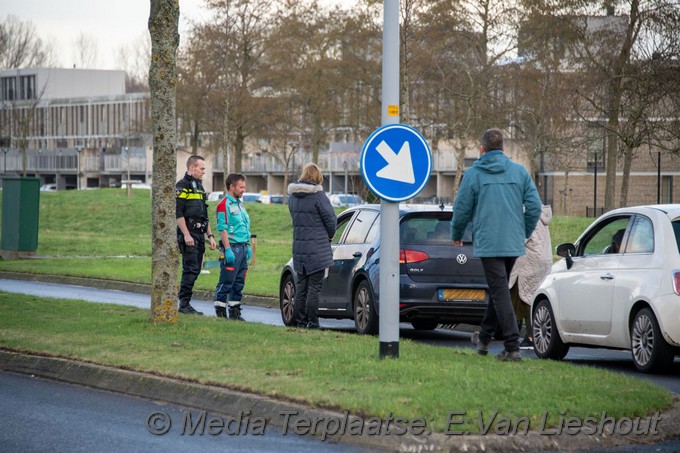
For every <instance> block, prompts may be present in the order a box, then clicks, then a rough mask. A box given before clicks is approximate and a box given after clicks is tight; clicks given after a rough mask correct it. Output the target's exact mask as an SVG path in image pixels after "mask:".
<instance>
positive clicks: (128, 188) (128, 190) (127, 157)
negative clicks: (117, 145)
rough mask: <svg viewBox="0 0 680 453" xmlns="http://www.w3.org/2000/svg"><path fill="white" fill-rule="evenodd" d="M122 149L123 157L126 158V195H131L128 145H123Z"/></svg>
mask: <svg viewBox="0 0 680 453" xmlns="http://www.w3.org/2000/svg"><path fill="white" fill-rule="evenodd" d="M123 150H124V151H125V158H126V160H127V181H126V184H127V196H128V197H131V196H132V180H131V179H130V147H129V146H123Z"/></svg>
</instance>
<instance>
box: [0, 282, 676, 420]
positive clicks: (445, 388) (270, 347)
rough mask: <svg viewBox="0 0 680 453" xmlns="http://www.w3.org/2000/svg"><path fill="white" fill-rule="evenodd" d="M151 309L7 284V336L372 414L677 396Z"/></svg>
mask: <svg viewBox="0 0 680 453" xmlns="http://www.w3.org/2000/svg"><path fill="white" fill-rule="evenodd" d="M148 315H149V313H148V310H140V309H135V308H131V307H124V306H117V305H100V304H91V303H86V302H81V301H71V300H55V299H49V300H46V299H42V298H39V297H33V296H22V295H15V294H8V293H3V292H0V347H3V348H7V349H13V350H21V351H25V352H34V353H44V354H50V355H55V356H59V357H66V358H73V359H80V360H86V361H90V362H94V363H97V364H102V365H111V366H116V367H123V368H127V369H132V370H137V371H142V372H154V373H157V374H161V375H165V376H169V377H175V378H181V379H187V380H191V381H195V382H198V383H204V384H212V385H218V386H223V387H229V388H233V389H238V390H244V391H248V392H254V393H258V394H263V395H269V396H272V397H276V398H285V399H292V400H294V401H298V402H301V403H304V404H308V405H311V406H318V407H327V408H332V409H342V410H349V411H350V412H352V413H355V414H360V415H363V416H366V415H372V416H380V417H384V416H386V415H387V414H388V413H392V414H394V415H395V416H400V417H404V418H407V419H415V418H418V417H422V418H424V419H425V420H427V425H428V429H434V430H435V431H442V430H444V429H445V425H446V420H447V415H448V413H449V411H463V412H465V413H466V414H467V415H466V416H465V417H464V424H463V425H456V426H455V429H460V430H466V431H470V432H472V433H475V432H479V428H480V423H479V420H478V417H479V416H480V414H481V416H482V417H484V419H485V422H488V421H489V420H490V419H491V417H492V415H493V413H495V412H497V413H498V416H497V419H499V418H500V417H501V416H502V417H508V418H509V419H511V420H516V419H517V418H519V417H527V418H528V420H529V424H530V427H531V429H532V431H533V430H537V429H538V428H539V427H540V425H541V420H542V419H543V417H547V421H548V423H547V425H546V426H555V425H557V423H558V421H559V418H560V417H564V416H566V417H578V418H580V419H584V418H585V417H587V416H593V417H600V416H601V414H602V412H603V411H606V412H607V416H609V417H616V418H618V417H624V416H626V417H634V416H645V415H649V414H651V413H653V412H655V411H657V410H663V409H665V408H668V407H670V406H671V404H672V396H671V394H670V392H669V391H667V390H665V389H662V388H659V387H657V386H655V385H653V384H651V383H648V382H646V381H642V380H638V379H634V378H632V377H627V376H625V375H622V374H617V373H611V372H608V371H604V370H599V369H595V368H589V367H580V366H579V367H576V366H573V365H570V364H568V363H561V362H553V361H548V360H525V361H523V362H520V363H500V362H497V361H496V360H495V359H494V358H493V357H492V356H487V357H482V356H478V355H477V354H475V352H474V351H473V350H472V349H465V348H458V349H449V348H441V347H435V346H429V345H424V344H420V343H416V342H412V341H409V340H406V339H402V340H401V341H400V357H399V359H397V360H390V359H387V360H381V359H379V358H378V341H377V338H376V337H369V336H358V335H354V334H347V333H341V332H335V331H331V330H322V331H301V330H297V329H288V328H283V327H276V326H268V325H262V324H257V323H236V322H228V321H224V320H218V319H216V318H208V317H204V318H201V317H182V318H180V320H179V322H178V323H177V324H176V325H153V324H150V323H149V322H148Z"/></svg>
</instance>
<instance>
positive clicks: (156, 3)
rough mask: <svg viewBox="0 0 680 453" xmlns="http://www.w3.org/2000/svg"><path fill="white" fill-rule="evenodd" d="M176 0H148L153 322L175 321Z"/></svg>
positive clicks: (177, 10) (176, 265)
mask: <svg viewBox="0 0 680 453" xmlns="http://www.w3.org/2000/svg"><path fill="white" fill-rule="evenodd" d="M178 22H179V0H170V1H168V0H151V13H150V16H149V33H150V35H151V45H152V50H151V66H150V68H149V88H150V90H151V121H152V130H153V185H152V190H151V197H152V202H151V206H152V220H151V225H152V228H151V231H152V233H151V237H152V246H151V319H150V321H151V322H154V323H175V322H177V290H178V288H177V269H178V267H179V253H178V249H177V232H176V229H177V220H176V218H175V182H176V176H177V175H176V168H177V155H176V152H175V141H176V131H175V102H176V91H175V90H176V86H177V67H176V56H177V46H178V45H179V32H178Z"/></svg>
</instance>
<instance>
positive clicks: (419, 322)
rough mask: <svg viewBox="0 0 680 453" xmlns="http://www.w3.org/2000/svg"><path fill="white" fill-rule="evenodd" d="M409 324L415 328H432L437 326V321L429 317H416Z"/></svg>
mask: <svg viewBox="0 0 680 453" xmlns="http://www.w3.org/2000/svg"><path fill="white" fill-rule="evenodd" d="M411 325H412V326H413V328H414V329H416V330H434V329H436V328H437V326H438V325H439V323H438V322H437V321H433V320H431V319H416V320H414V321H411Z"/></svg>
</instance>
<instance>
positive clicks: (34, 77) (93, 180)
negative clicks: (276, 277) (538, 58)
mask: <svg viewBox="0 0 680 453" xmlns="http://www.w3.org/2000/svg"><path fill="white" fill-rule="evenodd" d="M150 108H151V107H150V95H149V93H126V92H125V74H124V72H123V71H99V70H82V69H49V68H33V69H31V68H29V69H18V70H7V71H0V148H1V149H2V151H3V154H2V155H0V158H1V159H3V160H2V162H0V165H1V166H2V172H3V174H7V175H26V176H36V177H39V178H40V179H41V180H42V182H43V183H44V184H49V183H52V184H56V186H57V188H58V189H67V188H81V189H84V188H97V187H120V186H121V185H122V184H124V182H125V181H136V182H140V183H146V184H151V183H152V162H153V150H152V140H151V119H150V118H151V111H150ZM577 127H581V126H579V125H577ZM582 128H583V130H584V134H586V133H587V130H588V127H587V125H583V126H582ZM425 135H426V138H427V134H425ZM212 139H213V134H203V135H202V136H201V140H200V147H199V148H198V153H199V154H201V155H203V156H205V157H206V160H207V167H208V168H207V170H208V172H207V176H206V178H205V180H204V184H205V186H206V189H207V190H208V191H212V190H216V191H223V190H224V189H225V188H224V180H225V173H226V172H228V171H229V170H228V169H227V170H226V172H225V160H227V159H225V157H226V156H225V155H224V153H223V151H220V150H219V149H218V147H217V146H216V145H215V140H212ZM190 141H191V140H190V137H189V136H188V135H187V136H179V137H178V143H177V178H178V179H179V178H181V177H182V175H183V174H184V171H185V169H186V167H185V164H186V160H187V158H188V157H189V156H190V155H191V152H192V148H191V143H190ZM594 146H595V147H598V146H600V145H598V143H597V142H594ZM361 147H362V144H361V143H340V142H332V143H330V144H329V146H328V148H327V149H325V150H323V151H322V152H321V153H320V155H319V162H318V164H319V165H320V167H321V168H322V169H323V171H324V175H325V180H324V186H325V190H326V191H328V192H334V193H346V192H349V193H358V194H360V195H362V196H363V197H364V198H370V196H369V194H368V192H367V189H366V186H365V184H364V182H363V180H362V178H361V172H360V169H359V158H360V152H361ZM588 147H589V145H584V149H583V150H575V155H576V156H580V158H577V159H575V160H574V159H572V160H570V163H569V167H564V166H561V164H560V162H559V159H555V158H552V157H550V156H551V154H550V153H548V152H547V151H548V150H546V153H545V155H541V156H539V158H538V160H539V162H536V163H533V162H532V160H535V156H529V155H528V153H527V149H528V145H527V144H526V143H525V142H524V141H523V139H521V138H518V137H515V136H513V134H512V131H508V132H507V134H506V153H507V154H508V155H509V156H510V157H511V158H512V159H513V160H515V161H517V162H520V163H522V164H524V165H525V166H526V167H527V168H533V169H535V171H534V176H535V180H536V184H537V187H538V189H539V193H540V195H541V198H542V200H543V202H544V203H546V204H551V205H552V206H553V210H554V212H555V213H556V214H559V215H586V214H588V215H591V216H592V215H593V213H594V212H597V213H598V214H599V213H600V212H601V210H602V207H603V205H604V185H605V176H604V168H605V166H604V164H605V163H604V161H603V160H602V158H601V157H600V158H598V160H597V162H595V161H594V159H593V156H597V155H598V154H597V153H593V152H592V150H591V149H588ZM478 156H479V151H478V144H477V143H470V146H469V149H468V151H467V152H466V156H465V167H466V168H467V167H469V166H471V165H472V163H473V162H474V160H475V159H477V158H478ZM600 156H601V154H600ZM310 161H311V155H310V154H309V153H306V152H305V151H304V150H300V151H299V152H298V153H297V154H295V155H294V156H293V158H292V159H291V162H290V163H289V166H288V168H285V167H284V165H283V163H282V162H281V161H280V160H277V159H276V157H275V156H274V155H273V154H272V153H269V152H268V151H267V146H266V142H263V141H257V142H253V143H250V144H249V146H248V147H247V149H246V152H245V153H244V159H243V161H242V162H241V168H242V171H243V173H244V174H245V175H246V176H247V177H248V191H251V192H264V191H266V192H268V193H270V194H283V193H285V189H286V184H287V183H288V182H290V181H292V180H295V179H296V178H297V177H298V175H299V173H300V170H301V168H302V167H303V166H304V164H306V163H307V162H310ZM456 161H457V159H456V156H455V152H454V148H453V145H452V144H451V143H448V142H446V141H443V142H439V143H438V145H437V147H436V150H434V151H433V166H432V168H433V170H432V175H431V178H430V181H429V183H428V184H427V186H426V187H425V188H424V190H423V191H422V192H421V193H420V194H419V196H418V197H417V199H416V200H414V201H425V202H432V203H437V204H439V203H441V202H443V203H445V204H450V203H451V202H452V200H451V197H452V194H453V185H454V180H455V176H456V173H457V172H458V171H459V169H458V168H457V165H456ZM530 164H533V165H530ZM622 165H623V164H621V166H620V167H622ZM631 168H632V169H631V172H630V181H629V193H628V202H627V204H628V205H636V204H650V203H656V202H657V201H660V202H662V203H672V202H678V201H679V200H680V184H674V179H676V178H677V177H678V176H680V158H678V157H676V156H675V155H673V154H670V153H662V152H660V151H658V150H655V149H652V148H649V147H641V148H640V149H639V150H638V151H637V154H636V158H635V159H634V160H633V162H632V167H631ZM622 172H623V168H619V169H618V173H617V184H616V186H617V190H619V191H620V187H621V184H620V179H619V178H621V177H622V175H623V173H622ZM618 199H619V194H618V193H617V196H616V201H617V203H618Z"/></svg>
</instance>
